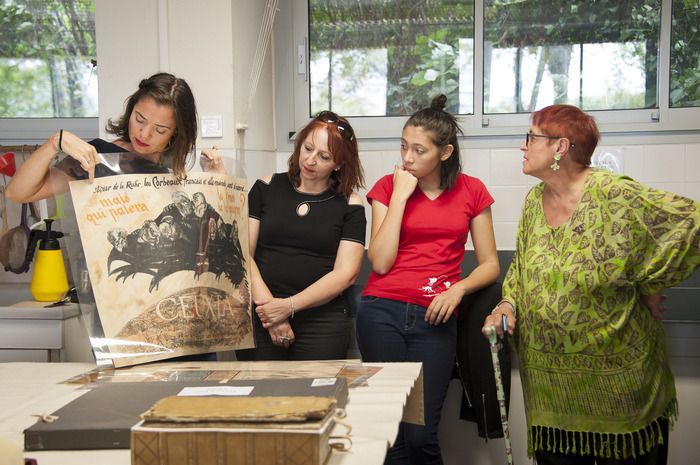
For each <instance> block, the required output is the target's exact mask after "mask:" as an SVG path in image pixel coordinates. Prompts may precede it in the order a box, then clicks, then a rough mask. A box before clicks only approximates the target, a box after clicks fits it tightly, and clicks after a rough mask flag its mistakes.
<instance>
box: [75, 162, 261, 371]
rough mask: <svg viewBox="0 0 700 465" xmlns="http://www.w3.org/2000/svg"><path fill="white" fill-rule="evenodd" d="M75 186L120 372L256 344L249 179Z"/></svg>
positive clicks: (128, 179)
mask: <svg viewBox="0 0 700 465" xmlns="http://www.w3.org/2000/svg"><path fill="white" fill-rule="evenodd" d="M70 190H71V196H72V200H73V205H74V208H75V216H76V220H77V223H78V229H79V231H80V239H81V243H82V247H83V250H84V254H85V262H86V266H87V269H88V272H89V276H90V281H91V285H92V291H93V294H94V299H95V305H96V308H97V312H98V314H99V321H100V323H101V327H102V328H101V329H102V332H103V336H104V339H103V340H105V341H109V343H108V344H107V346H108V347H107V351H108V352H109V354H110V355H111V357H110V358H112V360H113V363H114V366H115V367H119V366H126V365H132V364H135V363H144V362H148V361H153V360H161V359H166V358H171V357H174V356H178V355H187V354H198V353H207V352H218V351H225V350H232V349H240V348H248V347H253V333H252V324H251V310H250V308H251V305H250V299H251V297H250V279H249V271H248V270H249V253H248V234H247V229H248V206H247V195H246V192H247V190H246V180H245V179H240V178H235V177H232V176H227V175H224V174H218V173H191V174H189V175H188V177H187V179H184V180H177V179H176V178H175V177H174V176H172V175H170V174H128V175H119V176H109V177H103V178H96V179H95V180H94V182H93V183H92V184H90V183H88V182H87V181H74V182H71V183H70ZM94 345H95V344H94V342H93V346H94ZM101 350H104V348H103V349H101Z"/></svg>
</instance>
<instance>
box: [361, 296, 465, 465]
mask: <svg viewBox="0 0 700 465" xmlns="http://www.w3.org/2000/svg"><path fill="white" fill-rule="evenodd" d="M425 311H426V308H425V307H421V306H420V305H415V304H410V303H406V302H399V301H396V300H389V299H382V298H379V297H370V296H363V297H361V298H360V305H359V307H358V309H357V343H358V346H359V348H360V353H361V354H362V360H363V361H365V362H422V363H423V391H424V396H425V397H424V400H423V403H424V409H425V426H420V425H413V424H410V423H404V422H402V423H401V425H400V426H399V434H398V436H397V437H396V442H395V443H394V446H393V447H392V448H391V449H389V452H388V453H387V456H386V460H385V461H384V463H385V464H442V453H441V452H440V444H439V443H438V425H439V423H440V413H441V411H442V404H443V403H444V401H445V396H446V395H447V387H448V385H449V383H450V379H451V378H452V369H453V367H454V364H455V347H456V343H457V321H456V318H454V317H453V318H450V320H449V321H448V322H447V323H443V324H439V325H437V326H433V325H431V324H429V323H427V322H426V321H425V320H424V317H425Z"/></svg>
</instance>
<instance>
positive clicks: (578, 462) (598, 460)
mask: <svg viewBox="0 0 700 465" xmlns="http://www.w3.org/2000/svg"><path fill="white" fill-rule="evenodd" d="M659 424H660V425H661V434H662V436H663V438H664V443H663V444H659V445H657V446H655V447H653V448H652V449H651V450H650V451H649V452H648V453H647V454H644V455H642V456H639V455H637V457H636V458H632V457H629V458H626V459H616V458H612V457H611V458H605V457H593V456H590V455H583V456H582V455H575V454H560V453H553V452H546V451H537V452H535V459H537V465H594V464H596V465H666V461H667V458H668V421H667V420H666V419H664V418H660V419H659ZM544 441H546V438H545V439H544ZM636 447H637V444H636V438H635V448H636Z"/></svg>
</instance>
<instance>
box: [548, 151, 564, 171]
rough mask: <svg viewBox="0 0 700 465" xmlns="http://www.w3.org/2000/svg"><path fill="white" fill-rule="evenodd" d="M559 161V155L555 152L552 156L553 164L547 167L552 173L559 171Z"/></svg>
mask: <svg viewBox="0 0 700 465" xmlns="http://www.w3.org/2000/svg"><path fill="white" fill-rule="evenodd" d="M559 160H561V153H559V152H557V153H555V154H554V163H552V164H551V165H549V169H551V170H552V171H559Z"/></svg>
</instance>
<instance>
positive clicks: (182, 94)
mask: <svg viewBox="0 0 700 465" xmlns="http://www.w3.org/2000/svg"><path fill="white" fill-rule="evenodd" d="M145 97H150V98H152V99H153V100H155V101H156V103H158V104H159V105H168V106H169V107H171V108H172V109H173V113H174V117H175V131H174V132H173V135H172V137H171V138H170V143H169V144H168V146H167V147H166V149H165V151H164V152H163V154H162V158H161V163H163V164H164V165H165V166H169V167H170V168H172V170H173V172H174V174H175V176H176V177H177V178H178V179H183V178H185V177H187V175H186V173H185V170H186V167H187V165H189V163H190V159H191V160H194V158H193V157H194V154H195V145H196V142H197V107H196V105H195V102H194V96H193V95H192V91H191V90H190V86H189V85H187V82H185V80H184V79H180V78H177V77H175V76H173V75H172V74H169V73H157V74H154V75H153V76H151V77H149V78H147V79H142V80H141V82H140V83H139V88H138V90H137V91H136V92H134V93H133V94H131V96H129V97H128V98H127V99H126V103H125V106H126V108H125V110H124V113H123V114H122V116H121V117H120V118H119V119H118V120H117V121H116V122H115V121H112V120H111V119H110V120H109V121H108V122H107V125H106V127H105V129H106V130H107V132H108V133H110V134H114V135H116V136H118V137H119V138H120V139H122V140H125V141H129V140H131V138H130V137H129V118H130V117H131V112H132V111H133V110H134V106H135V105H136V104H137V103H138V102H139V101H140V100H141V99H143V98H145Z"/></svg>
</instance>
